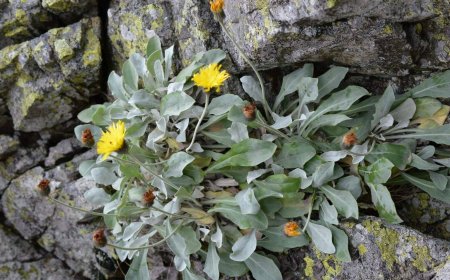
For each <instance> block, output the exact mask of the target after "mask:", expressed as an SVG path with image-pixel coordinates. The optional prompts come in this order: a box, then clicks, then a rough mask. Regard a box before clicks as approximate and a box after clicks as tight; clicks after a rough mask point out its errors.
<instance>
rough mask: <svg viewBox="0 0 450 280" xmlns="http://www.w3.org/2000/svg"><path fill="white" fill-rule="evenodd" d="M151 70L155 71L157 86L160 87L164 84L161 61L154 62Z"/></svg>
mask: <svg viewBox="0 0 450 280" xmlns="http://www.w3.org/2000/svg"><path fill="white" fill-rule="evenodd" d="M153 69H154V70H155V78H156V81H158V82H159V84H161V85H162V84H163V83H164V69H163V66H162V63H161V60H159V59H158V60H156V61H155V64H154V66H153Z"/></svg>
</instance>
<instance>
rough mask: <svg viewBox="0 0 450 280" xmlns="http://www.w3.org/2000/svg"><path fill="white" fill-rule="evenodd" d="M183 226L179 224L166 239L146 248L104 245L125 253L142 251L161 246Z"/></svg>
mask: <svg viewBox="0 0 450 280" xmlns="http://www.w3.org/2000/svg"><path fill="white" fill-rule="evenodd" d="M182 225H183V223H180V224H179V225H178V226H177V227H176V228H175V229H174V230H173V231H172V232H171V233H169V234H168V235H167V236H166V237H164V238H163V239H161V240H160V241H158V242H156V243H153V244H150V245H147V246H141V247H133V248H127V247H122V246H118V245H114V244H110V243H108V244H106V245H107V246H109V247H112V248H114V249H119V250H125V251H134V250H142V249H148V248H152V247H155V246H158V245H161V244H163V243H164V242H166V241H167V239H169V238H170V237H171V236H172V235H174V234H175V233H176V232H177V230H178V229H179V228H180V227H181V226H182Z"/></svg>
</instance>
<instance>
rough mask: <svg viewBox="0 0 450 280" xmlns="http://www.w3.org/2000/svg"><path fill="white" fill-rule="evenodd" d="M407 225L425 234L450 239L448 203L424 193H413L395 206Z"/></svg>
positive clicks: (449, 208)
mask: <svg viewBox="0 0 450 280" xmlns="http://www.w3.org/2000/svg"><path fill="white" fill-rule="evenodd" d="M397 208H398V210H399V211H398V212H399V215H400V216H401V218H402V219H403V221H404V222H405V223H406V224H407V225H408V226H411V227H413V228H415V229H417V230H420V231H421V232H423V233H425V234H430V235H433V236H435V237H438V238H442V239H444V240H450V205H449V204H446V203H444V202H442V201H439V200H437V199H434V198H431V197H430V196H429V195H428V194H426V193H415V194H413V195H412V196H411V197H410V198H408V199H405V200H404V201H402V203H401V204H400V205H399V206H398V207H397Z"/></svg>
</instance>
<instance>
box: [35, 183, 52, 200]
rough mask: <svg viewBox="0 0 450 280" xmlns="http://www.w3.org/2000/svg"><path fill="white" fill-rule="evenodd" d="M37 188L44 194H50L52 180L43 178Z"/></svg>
mask: <svg viewBox="0 0 450 280" xmlns="http://www.w3.org/2000/svg"><path fill="white" fill-rule="evenodd" d="M36 188H37V191H38V192H39V193H40V194H41V195H42V196H48V195H49V194H50V181H49V180H48V179H42V180H41V181H40V182H39V184H38V185H37V186H36Z"/></svg>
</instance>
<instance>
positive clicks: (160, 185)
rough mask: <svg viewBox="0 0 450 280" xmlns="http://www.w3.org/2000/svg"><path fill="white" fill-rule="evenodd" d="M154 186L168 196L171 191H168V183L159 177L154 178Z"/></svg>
mask: <svg viewBox="0 0 450 280" xmlns="http://www.w3.org/2000/svg"><path fill="white" fill-rule="evenodd" d="M152 186H154V187H155V188H156V189H158V190H159V191H160V192H161V193H162V194H164V196H165V197H166V198H167V197H168V195H169V193H168V191H167V187H166V183H164V181H163V180H161V179H159V178H158V177H154V178H153V180H152Z"/></svg>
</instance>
